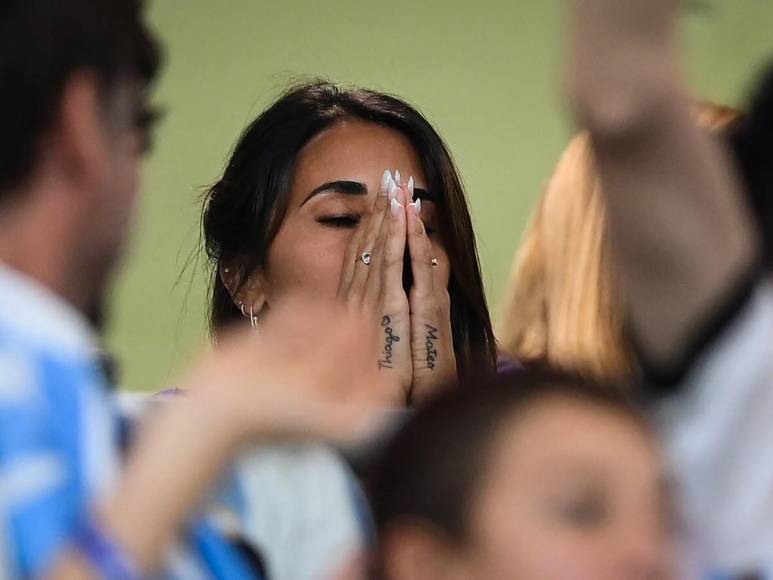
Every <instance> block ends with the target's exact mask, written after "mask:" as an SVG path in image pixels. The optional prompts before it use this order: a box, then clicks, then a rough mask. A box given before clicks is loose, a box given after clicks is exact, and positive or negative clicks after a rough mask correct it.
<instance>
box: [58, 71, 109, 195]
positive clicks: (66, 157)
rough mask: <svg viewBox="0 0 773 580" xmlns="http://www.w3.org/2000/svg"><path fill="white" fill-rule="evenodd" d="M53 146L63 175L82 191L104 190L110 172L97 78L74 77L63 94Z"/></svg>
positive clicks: (91, 76)
mask: <svg viewBox="0 0 773 580" xmlns="http://www.w3.org/2000/svg"><path fill="white" fill-rule="evenodd" d="M51 136H52V141H51V143H52V145H54V147H55V151H56V159H57V161H58V162H59V163H60V167H61V168H62V170H63V172H64V175H66V176H67V178H68V179H71V180H72V182H73V183H74V184H75V186H76V187H77V189H78V190H79V191H93V190H97V189H101V187H102V184H104V182H105V181H106V180H107V179H108V175H109V172H110V168H109V162H108V155H109V151H108V143H107V129H106V120H105V118H104V104H103V103H102V95H101V90H100V86H99V82H98V80H97V78H96V77H95V76H94V75H93V74H91V73H87V72H79V73H75V74H74V75H72V77H70V79H69V80H67V82H66V84H65V86H64V89H63V91H62V101H61V105H60V109H59V117H58V120H57V123H56V124H55V126H54V129H53V132H52V135H51Z"/></svg>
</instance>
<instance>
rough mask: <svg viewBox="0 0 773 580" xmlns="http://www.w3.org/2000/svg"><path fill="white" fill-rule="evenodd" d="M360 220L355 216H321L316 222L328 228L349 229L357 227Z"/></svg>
mask: <svg viewBox="0 0 773 580" xmlns="http://www.w3.org/2000/svg"><path fill="white" fill-rule="evenodd" d="M360 220H361V218H360V216H359V215H357V214H346V215H331V216H322V217H318V218H317V220H316V221H317V223H320V224H322V225H324V226H327V227H329V228H341V229H351V228H355V227H357V226H358V225H359V223H360Z"/></svg>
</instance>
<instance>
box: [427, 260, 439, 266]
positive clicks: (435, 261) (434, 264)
mask: <svg viewBox="0 0 773 580" xmlns="http://www.w3.org/2000/svg"><path fill="white" fill-rule="evenodd" d="M429 263H430V264H432V267H433V268H437V264H438V261H437V258H432V259H431V260H430V261H429Z"/></svg>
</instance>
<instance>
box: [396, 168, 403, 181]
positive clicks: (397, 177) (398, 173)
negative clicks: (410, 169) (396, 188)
mask: <svg viewBox="0 0 773 580" xmlns="http://www.w3.org/2000/svg"><path fill="white" fill-rule="evenodd" d="M395 183H396V184H397V185H402V183H401V181H400V170H399V169H395Z"/></svg>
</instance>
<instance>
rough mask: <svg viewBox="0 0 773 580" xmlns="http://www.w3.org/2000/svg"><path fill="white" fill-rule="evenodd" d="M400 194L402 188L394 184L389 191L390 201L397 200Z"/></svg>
mask: <svg viewBox="0 0 773 580" xmlns="http://www.w3.org/2000/svg"><path fill="white" fill-rule="evenodd" d="M399 192H400V188H399V187H397V185H395V184H394V183H392V187H391V188H390V189H389V199H396V198H397V194H398V193H399Z"/></svg>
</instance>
